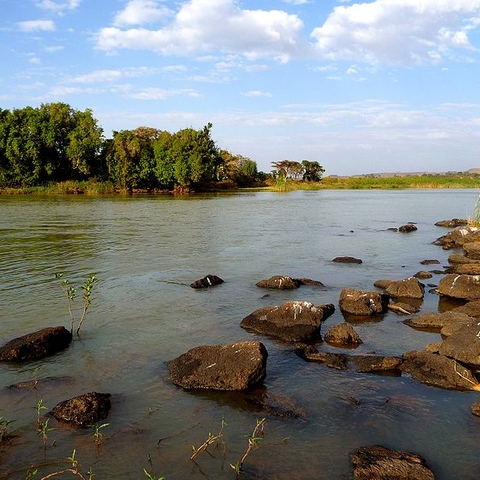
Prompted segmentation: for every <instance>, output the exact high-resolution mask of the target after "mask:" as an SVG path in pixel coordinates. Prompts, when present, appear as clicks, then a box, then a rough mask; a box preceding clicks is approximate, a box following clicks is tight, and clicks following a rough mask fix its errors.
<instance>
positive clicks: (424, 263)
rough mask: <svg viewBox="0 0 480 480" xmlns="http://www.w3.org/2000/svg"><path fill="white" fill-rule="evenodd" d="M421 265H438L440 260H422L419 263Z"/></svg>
mask: <svg viewBox="0 0 480 480" xmlns="http://www.w3.org/2000/svg"><path fill="white" fill-rule="evenodd" d="M420 264H421V265H439V264H440V260H430V259H429V260H422V261H421V262H420Z"/></svg>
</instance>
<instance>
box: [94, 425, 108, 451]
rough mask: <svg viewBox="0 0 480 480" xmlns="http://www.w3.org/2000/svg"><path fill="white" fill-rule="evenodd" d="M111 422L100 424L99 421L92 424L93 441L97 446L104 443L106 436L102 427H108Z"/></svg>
mask: <svg viewBox="0 0 480 480" xmlns="http://www.w3.org/2000/svg"><path fill="white" fill-rule="evenodd" d="M109 425H110V424H109V423H102V425H99V424H98V423H97V424H95V425H92V428H93V435H92V436H93V441H94V443H95V445H96V446H97V447H100V445H101V444H102V443H103V440H104V438H105V435H104V434H103V433H102V432H100V430H101V429H102V428H105V427H108V426H109Z"/></svg>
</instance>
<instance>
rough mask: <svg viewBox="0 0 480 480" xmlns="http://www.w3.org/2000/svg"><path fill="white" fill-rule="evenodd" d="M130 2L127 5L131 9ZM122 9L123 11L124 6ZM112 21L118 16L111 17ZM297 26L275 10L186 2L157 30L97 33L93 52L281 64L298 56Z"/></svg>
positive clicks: (221, 0)
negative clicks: (214, 56)
mask: <svg viewBox="0 0 480 480" xmlns="http://www.w3.org/2000/svg"><path fill="white" fill-rule="evenodd" d="M132 3H133V2H131V3H130V4H129V5H132ZM129 5H127V8H128V6H129ZM116 21H117V22H118V17H117V19H116ZM303 26H304V25H303V22H302V21H301V20H300V18H299V17H298V16H297V15H291V14H288V13H286V12H284V11H281V10H246V9H241V8H240V7H239V6H238V5H237V2H236V1H235V0H190V1H188V2H185V3H182V4H181V5H180V7H179V10H178V11H177V12H176V14H175V16H174V17H173V18H172V20H171V21H170V23H168V24H167V25H165V26H164V27H163V28H160V29H146V28H131V29H121V28H119V26H118V25H115V24H114V26H112V27H107V28H103V29H101V30H100V31H99V32H98V34H97V38H96V41H97V48H99V49H101V50H105V51H108V52H111V51H116V50H119V49H132V50H151V51H154V52H157V53H159V54H163V55H198V54H207V53H212V52H223V53H239V54H242V55H244V56H245V57H247V58H249V59H257V58H264V57H268V58H272V57H273V58H275V59H277V60H279V61H287V60H288V59H290V58H292V57H296V56H298V55H299V54H302V52H303V50H304V49H305V47H306V45H307V43H306V42H305V41H303V40H301V38H300V32H301V31H302V29H303Z"/></svg>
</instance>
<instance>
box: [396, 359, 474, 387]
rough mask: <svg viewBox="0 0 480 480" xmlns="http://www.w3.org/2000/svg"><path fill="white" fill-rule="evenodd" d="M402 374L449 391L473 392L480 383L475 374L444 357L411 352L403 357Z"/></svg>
mask: <svg viewBox="0 0 480 480" xmlns="http://www.w3.org/2000/svg"><path fill="white" fill-rule="evenodd" d="M400 368H401V370H402V372H405V373H408V374H409V375H411V376H412V377H413V378H414V379H415V380H418V381H419V382H421V383H424V384H425V385H430V386H432V387H438V388H444V389H448V390H462V391H465V390H472V389H473V386H474V385H476V384H477V383H478V382H477V380H476V378H475V377H474V375H473V373H472V372H471V371H470V370H469V369H467V368H465V367H463V366H461V365H459V364H458V363H457V362H456V361H455V360H452V359H451V358H448V357H446V356H444V355H438V354H436V353H429V352H426V351H411V352H406V353H405V354H404V355H403V363H402V365H401V367H400Z"/></svg>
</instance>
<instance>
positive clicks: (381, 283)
mask: <svg viewBox="0 0 480 480" xmlns="http://www.w3.org/2000/svg"><path fill="white" fill-rule="evenodd" d="M392 282H393V280H377V281H376V282H375V283H374V284H373V285H374V286H375V287H377V288H381V289H382V290H385V289H386V288H387V287H388V286H389V285H390V284H391V283H392Z"/></svg>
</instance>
